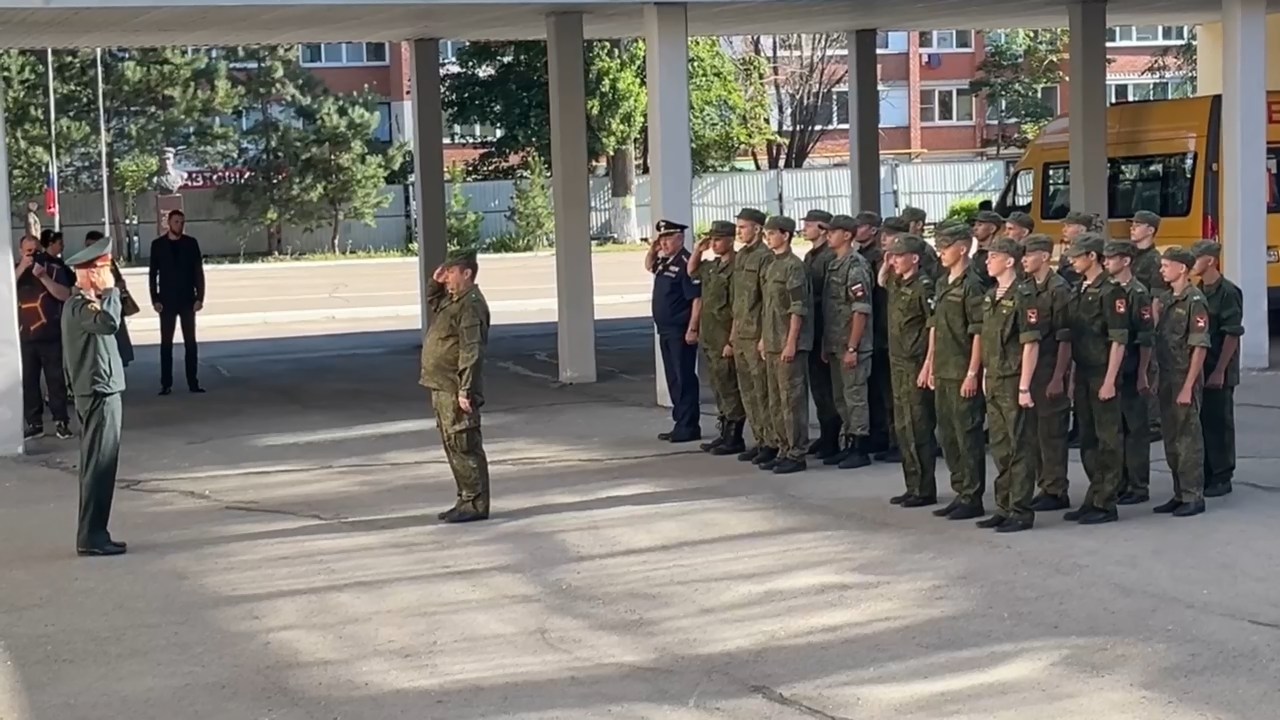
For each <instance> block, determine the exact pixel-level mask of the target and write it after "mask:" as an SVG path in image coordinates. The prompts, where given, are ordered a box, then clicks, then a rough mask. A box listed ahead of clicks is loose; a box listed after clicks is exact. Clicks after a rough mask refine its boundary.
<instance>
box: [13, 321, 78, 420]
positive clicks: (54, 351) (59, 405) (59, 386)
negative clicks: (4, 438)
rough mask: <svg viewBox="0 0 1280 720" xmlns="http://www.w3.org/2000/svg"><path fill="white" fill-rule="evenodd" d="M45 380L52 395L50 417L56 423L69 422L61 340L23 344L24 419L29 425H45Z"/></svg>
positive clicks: (25, 341) (46, 386) (24, 341)
mask: <svg viewBox="0 0 1280 720" xmlns="http://www.w3.org/2000/svg"><path fill="white" fill-rule="evenodd" d="M41 375H43V376H44V385H45V388H47V389H48V391H49V414H50V415H53V421H54V422H70V421H71V416H70V415H69V414H68V411H67V376H66V374H65V371H64V370H63V369H62V340H61V339H59V340H36V341H31V340H23V341H22V410H23V412H22V415H23V419H24V420H26V422H27V424H28V425H43V424H44V392H43V391H42V390H41V389H40V377H41Z"/></svg>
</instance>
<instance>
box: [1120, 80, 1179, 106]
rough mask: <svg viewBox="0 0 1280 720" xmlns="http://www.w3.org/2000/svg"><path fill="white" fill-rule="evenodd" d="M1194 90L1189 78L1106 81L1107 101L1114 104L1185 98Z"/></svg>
mask: <svg viewBox="0 0 1280 720" xmlns="http://www.w3.org/2000/svg"><path fill="white" fill-rule="evenodd" d="M1195 92H1196V88H1195V83H1194V82H1192V81H1191V80H1190V79H1189V78H1169V79H1164V80H1133V81H1123V82H1110V83H1107V102H1108V103H1110V104H1112V105H1115V104H1117V103H1126V102H1137V101H1140V100H1168V99H1170V98H1187V97H1191V96H1192V95H1195Z"/></svg>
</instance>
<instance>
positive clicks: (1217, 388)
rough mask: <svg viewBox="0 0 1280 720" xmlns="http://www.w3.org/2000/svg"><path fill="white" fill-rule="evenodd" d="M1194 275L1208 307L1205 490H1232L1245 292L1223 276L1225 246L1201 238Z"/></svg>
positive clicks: (1217, 493) (1203, 415)
mask: <svg viewBox="0 0 1280 720" xmlns="http://www.w3.org/2000/svg"><path fill="white" fill-rule="evenodd" d="M1191 252H1192V254H1193V255H1195V257H1196V266H1195V272H1194V273H1193V274H1194V275H1197V276H1199V278H1200V292H1202V293H1204V298H1205V302H1206V304H1207V305H1208V307H1209V343H1210V345H1209V353H1208V354H1207V355H1206V356H1205V365H1204V367H1205V379H1204V393H1203V395H1202V397H1201V402H1200V424H1201V426H1203V427H1204V429H1205V433H1204V496H1205V497H1221V496H1223V495H1227V494H1229V493H1230V492H1231V481H1232V479H1233V477H1234V475H1235V471H1236V415H1235V404H1236V403H1235V391H1236V385H1239V384H1240V336H1241V335H1244V295H1243V294H1242V293H1241V292H1240V288H1238V287H1236V284H1235V283H1233V282H1231V281H1230V280H1228V279H1226V278H1225V277H1223V276H1222V270H1221V268H1220V266H1219V264H1218V263H1219V261H1220V255H1221V253H1222V246H1221V245H1219V244H1218V243H1216V242H1214V241H1213V240H1200V241H1199V242H1197V243H1195V244H1194V245H1192V246H1191Z"/></svg>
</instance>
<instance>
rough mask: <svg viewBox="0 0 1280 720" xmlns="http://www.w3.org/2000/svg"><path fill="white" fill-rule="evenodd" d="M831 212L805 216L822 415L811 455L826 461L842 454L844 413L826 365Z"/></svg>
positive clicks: (813, 359)
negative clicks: (824, 306) (825, 292)
mask: <svg viewBox="0 0 1280 720" xmlns="http://www.w3.org/2000/svg"><path fill="white" fill-rule="evenodd" d="M830 224H831V213H829V212H827V211H826V210H810V211H809V212H808V214H806V215H805V216H804V228H803V233H804V236H805V239H807V240H808V241H809V242H811V243H813V246H812V247H811V248H810V249H809V252H807V253H805V254H804V266H805V269H806V270H808V272H809V287H810V288H811V289H812V290H813V347H812V348H810V352H809V393H810V395H812V396H813V408H814V410H815V411H816V412H817V413H818V429H819V432H820V434H819V435H818V439H817V440H814V441H813V442H812V443H810V445H809V448H808V453H809V454H810V455H813V456H815V457H817V458H818V459H820V460H821V459H825V458H828V457H831V456H832V455H835V454H836V453H837V452H839V451H840V413H839V411H838V410H837V409H836V405H837V403H836V399H835V397H834V394H833V390H832V385H831V372H830V370H829V369H828V368H827V365H826V364H825V363H823V362H822V337H823V329H822V327H823V325H822V324H823V313H822V303H823V298H822V287H823V282H824V278H825V277H826V274H827V265H828V264H830V263H831V259H832V258H833V257H835V253H834V252H833V251H832V249H831V244H830V243H829V242H828V241H827V232H828V230H829V228H830Z"/></svg>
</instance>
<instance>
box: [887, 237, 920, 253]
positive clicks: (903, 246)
mask: <svg viewBox="0 0 1280 720" xmlns="http://www.w3.org/2000/svg"><path fill="white" fill-rule="evenodd" d="M926 247H927V246H926V245H925V242H924V239H923V238H921V237H920V236H919V235H903V236H902V237H899V238H898V239H897V240H894V241H893V245H892V246H891V247H890V248H889V252H891V253H895V254H898V255H909V254H914V255H924V254H925V248H926Z"/></svg>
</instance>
